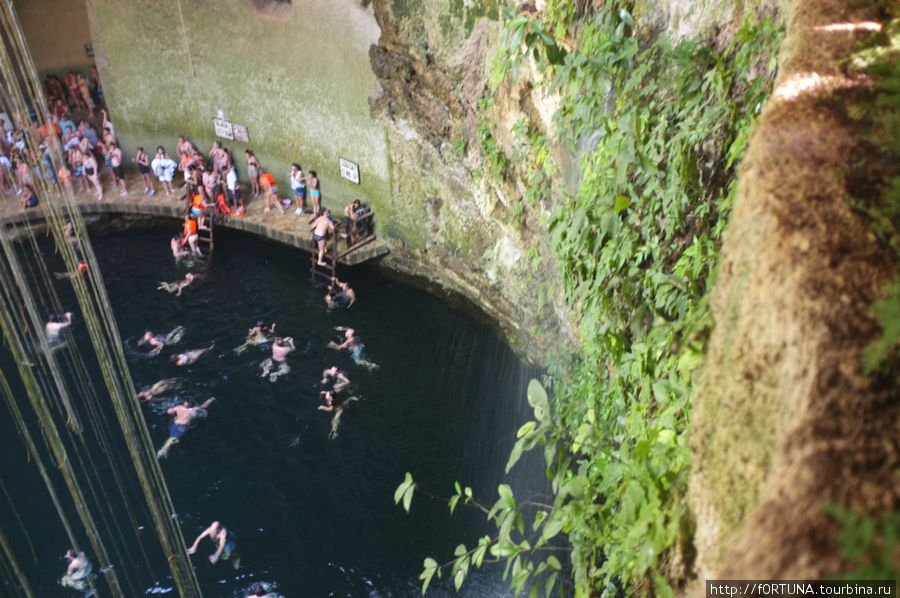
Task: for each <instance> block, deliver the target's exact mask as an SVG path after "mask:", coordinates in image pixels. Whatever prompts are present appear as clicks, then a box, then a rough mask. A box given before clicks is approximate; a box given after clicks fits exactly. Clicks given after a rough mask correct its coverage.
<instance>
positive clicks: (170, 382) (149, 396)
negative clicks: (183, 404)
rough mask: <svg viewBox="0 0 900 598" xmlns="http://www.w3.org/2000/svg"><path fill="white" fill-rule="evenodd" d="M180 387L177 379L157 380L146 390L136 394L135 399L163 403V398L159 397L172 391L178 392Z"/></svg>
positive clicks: (179, 381)
mask: <svg viewBox="0 0 900 598" xmlns="http://www.w3.org/2000/svg"><path fill="white" fill-rule="evenodd" d="M180 386H181V380H180V379H178V378H165V379H163V380H157V381H156V382H154V383H153V384H152V385H150V386H149V387H148V388H145V389H144V390H142V391H140V392H139V393H137V397H138V398H139V399H140V400H142V401H163V400H165V398H164V397H161V396H160V395H163V394H166V393H168V392H171V391H173V390H178V388H179V387H180Z"/></svg>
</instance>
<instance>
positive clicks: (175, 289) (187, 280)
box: [156, 272, 196, 297]
mask: <svg viewBox="0 0 900 598" xmlns="http://www.w3.org/2000/svg"><path fill="white" fill-rule="evenodd" d="M195 278H196V276H194V275H193V273H191V272H188V273H187V274H185V276H184V280H177V281H175V282H160V283H159V286H158V287H156V290H157V291H159V290H163V291H167V292H169V293H175V296H176V297H179V296H181V291H182V290H184V287H186V286H188V285H189V284H191V283H192V282H194V279H195Z"/></svg>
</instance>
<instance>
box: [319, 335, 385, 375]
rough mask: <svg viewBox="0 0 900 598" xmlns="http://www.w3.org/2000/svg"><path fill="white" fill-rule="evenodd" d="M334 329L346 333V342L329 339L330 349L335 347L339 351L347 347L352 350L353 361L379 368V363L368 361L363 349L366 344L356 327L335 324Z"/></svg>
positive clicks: (373, 368) (366, 366)
mask: <svg viewBox="0 0 900 598" xmlns="http://www.w3.org/2000/svg"><path fill="white" fill-rule="evenodd" d="M334 329H335V330H337V331H338V332H343V333H344V342H342V343H340V344H338V343H336V342H334V341H329V343H328V345H326V346H327V347H328V348H329V349H335V350H337V351H343V350H344V349H346V350H347V351H349V352H350V357H352V358H353V361H355V362H356V364H357V365H361V366H363V367H365V368H367V369H369V370H375V369H378V364H377V363H372V362H371V361H367V360H366V359H365V358H364V357H363V349H365V348H366V346H365V345H364V344H363V343H362V340H360V338H359V336H358V335H357V334H356V331H355V330H354V329H352V328H347V327H345V326H335V327H334Z"/></svg>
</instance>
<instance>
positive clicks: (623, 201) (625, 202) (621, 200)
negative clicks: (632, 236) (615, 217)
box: [615, 195, 631, 214]
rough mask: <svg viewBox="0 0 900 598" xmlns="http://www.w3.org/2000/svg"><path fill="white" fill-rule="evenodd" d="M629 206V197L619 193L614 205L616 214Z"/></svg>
mask: <svg viewBox="0 0 900 598" xmlns="http://www.w3.org/2000/svg"><path fill="white" fill-rule="evenodd" d="M630 207H631V198H629V197H627V196H625V195H619V196H618V197H616V205H615V210H616V214H619V213H620V212H621V211H622V210H627V209H628V208H630Z"/></svg>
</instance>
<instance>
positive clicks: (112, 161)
mask: <svg viewBox="0 0 900 598" xmlns="http://www.w3.org/2000/svg"><path fill="white" fill-rule="evenodd" d="M108 157H109V165H110V167H111V168H112V172H113V177H115V181H116V182H117V183H118V184H119V188H120V191H119V195H128V190H127V189H126V188H125V170H124V169H123V168H122V150H121V149H119V142H118V141H115V140H113V141H111V142H110V143H109V156H108Z"/></svg>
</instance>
